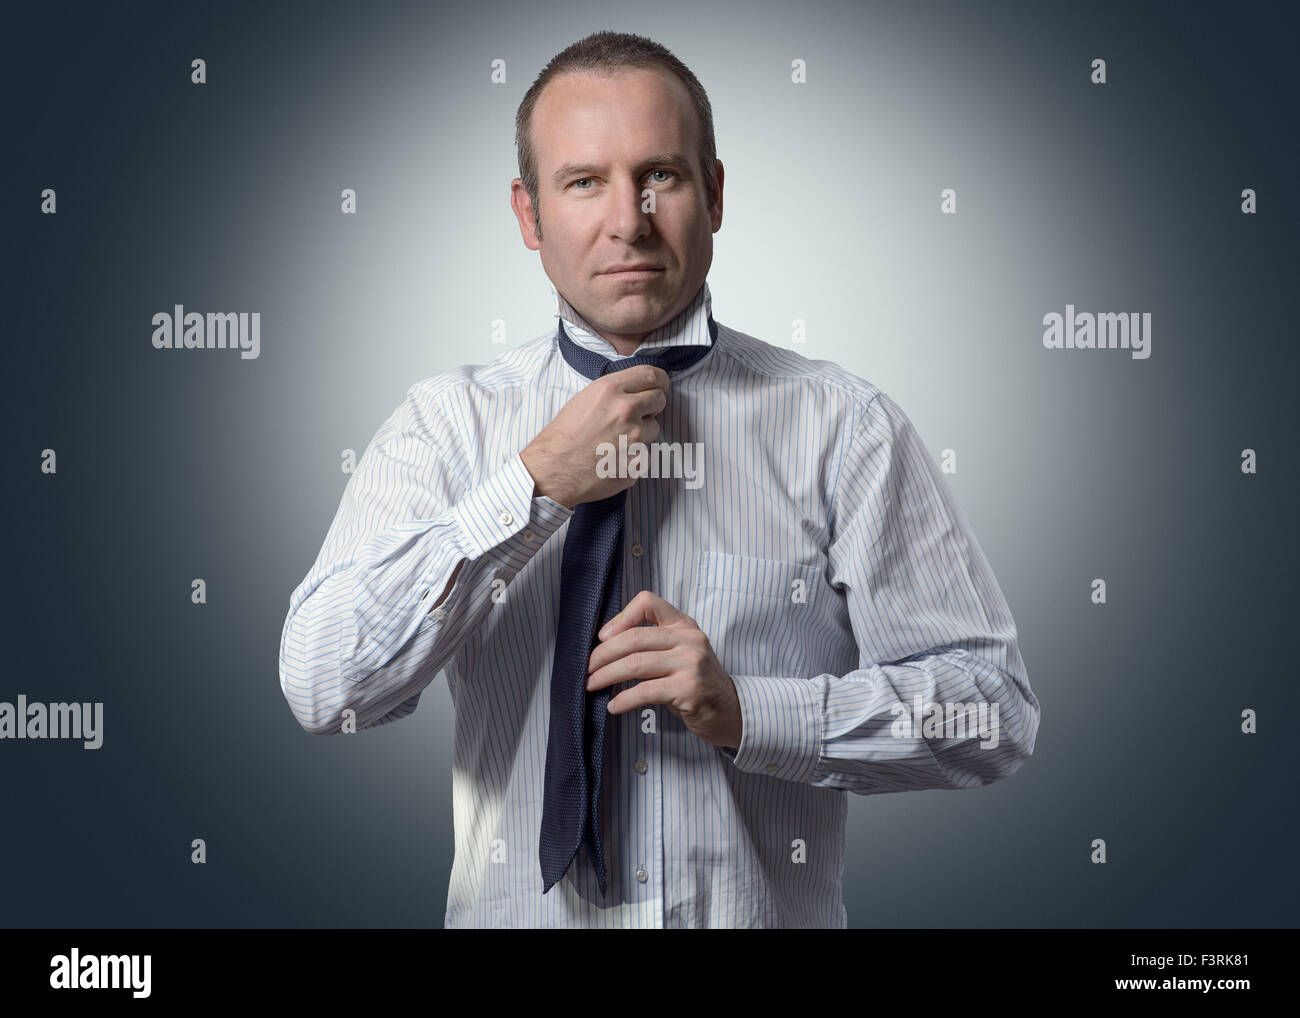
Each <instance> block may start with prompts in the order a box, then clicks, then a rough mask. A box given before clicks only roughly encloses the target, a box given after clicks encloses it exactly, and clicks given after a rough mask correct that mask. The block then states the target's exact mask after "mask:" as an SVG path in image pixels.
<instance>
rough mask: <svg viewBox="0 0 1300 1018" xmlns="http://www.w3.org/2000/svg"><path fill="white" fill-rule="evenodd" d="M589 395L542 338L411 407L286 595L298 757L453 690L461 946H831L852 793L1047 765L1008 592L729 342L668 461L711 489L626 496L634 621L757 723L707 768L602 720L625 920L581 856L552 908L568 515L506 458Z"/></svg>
mask: <svg viewBox="0 0 1300 1018" xmlns="http://www.w3.org/2000/svg"><path fill="white" fill-rule="evenodd" d="M556 313H557V315H560V316H562V317H563V318H564V320H565V323H566V329H567V331H568V333H569V335H570V336H571V337H572V338H573V340H574V341H575V342H577V343H579V344H581V345H583V346H585V347H587V348H588V349H591V350H595V351H597V352H599V353H601V354H603V355H604V356H607V357H618V356H619V355H618V353H617V351H615V350H614V348H613V347H612V346H610V345H609V344H608V343H606V342H605V341H604V340H603V339H601V338H600V337H598V336H596V335H595V334H594V333H593V332H592V330H591V329H590V328H589V327H588V326H587V324H586V323H585V322H583V320H582V318H581V316H580V315H578V314H577V312H576V311H575V310H574V309H573V308H572V307H570V306H569V305H568V303H567V302H566V301H565V300H564V298H563V297H561V296H560V295H558V294H557V295H556ZM709 313H710V296H709V290H708V286H707V284H706V285H704V286H703V287H702V288H701V290H700V293H699V294H698V295H697V297H696V299H695V300H694V301H693V302H692V304H691V305H690V306H688V307H687V308H686V309H685V310H684V311H683V312H682V314H681V315H679V316H678V317H677V318H675V319H674V320H673V321H672V322H670V323H668V324H667V325H665V326H664V327H663V328H661V329H659V330H657V331H656V332H655V333H652V334H651V335H650V336H649V337H647V339H646V341H645V342H644V343H643V344H642V345H641V346H640V347H639V348H638V352H639V353H640V352H645V351H647V350H650V349H654V348H655V347H657V346H668V345H673V344H679V343H694V342H700V343H707V342H708V327H707V322H708V315H709ZM587 384H589V382H588V380H587V379H586V378H585V377H583V376H582V375H580V374H579V373H578V372H576V371H575V370H574V369H573V368H572V367H570V366H569V364H568V363H567V362H566V361H565V360H564V358H563V357H562V356H561V355H560V353H559V350H558V347H557V344H556V338H555V334H554V332H553V331H551V332H548V333H547V334H545V335H544V336H541V337H539V338H537V339H534V340H532V341H531V342H528V343H525V344H523V345H522V346H519V347H517V348H515V349H513V350H509V351H507V352H505V353H503V354H502V355H501V356H499V357H497V358H496V359H495V360H493V361H492V362H491V363H489V364H487V365H465V366H462V367H459V368H456V369H453V370H451V371H448V372H446V373H444V374H441V375H437V376H434V377H432V378H428V379H425V380H424V381H421V382H419V383H417V384H416V385H414V386H412V387H411V389H410V390H409V391H408V393H407V395H406V398H405V400H404V401H403V402H402V404H401V405H400V406H398V407H397V409H396V410H395V411H394V412H393V414H392V415H391V416H390V417H389V418H388V420H387V421H385V422H384V424H383V425H382V426H381V427H380V429H379V431H378V433H377V434H376V435H375V437H374V438H373V439H372V441H371V442H370V444H369V446H367V448H366V451H365V453H364V454H363V455H362V457H361V460H360V462H359V463H358V465H357V469H356V472H355V473H354V474H353V475H352V478H351V479H350V480H349V482H348V485H347V488H346V490H345V491H344V494H343V499H342V503H341V505H340V507H339V511H338V514H337V515H336V516H335V519H334V522H333V523H332V525H331V526H330V529H329V532H328V534H327V535H326V538H325V542H324V545H323V547H322V548H321V551H320V554H319V556H318V557H317V559H316V562H315V563H314V564H313V566H312V567H311V570H310V571H309V572H308V573H307V576H306V577H305V578H304V580H303V581H302V583H301V584H300V585H299V586H298V587H297V589H296V590H295V591H294V592H293V594H292V595H291V596H290V599H289V613H288V617H287V619H286V620H285V626H284V632H283V636H282V639H281V646H280V681H281V686H282V689H283V691H284V695H285V697H286V699H287V701H288V703H289V705H290V707H291V708H292V710H293V712H294V715H295V716H296V717H297V718H298V720H299V722H300V723H301V724H302V726H303V727H304V728H305V729H306V730H307V731H309V732H316V733H321V734H328V733H334V732H339V731H340V730H341V726H342V722H343V717H344V715H343V712H344V710H351V711H354V712H355V719H356V727H357V728H358V729H362V728H371V727H374V726H376V725H382V724H386V723H389V722H391V721H395V720H398V719H400V718H403V717H406V716H407V715H409V714H410V713H411V712H412V711H414V710H415V709H416V706H417V705H418V703H419V699H420V694H421V692H422V691H423V690H424V688H425V687H426V686H427V685H428V684H429V683H430V682H431V681H433V679H434V678H435V677H436V676H437V675H438V674H439V672H443V673H444V674H445V675H446V679H447V684H448V689H449V690H450V693H451V697H452V701H453V703H454V705H455V712H456V717H455V737H454V738H455V744H454V747H453V759H454V764H453V775H452V790H453V814H454V821H455V851H456V854H455V861H454V863H453V866H452V873H451V883H450V888H449V894H448V903H447V914H446V917H445V919H446V925H447V926H448V927H463V926H530V927H539V926H546V927H561V926H587V927H806V926H821V927H843V926H845V925H847V916H846V914H845V910H844V905H843V899H842V894H841V879H842V874H843V869H844V840H845V819H846V815H847V801H846V793H847V792H856V793H858V794H860V795H869V794H873V793H877V792H897V791H905V790H908V789H924V788H970V787H976V786H979V785H983V784H986V783H988V782H990V781H995V780H997V779H998V778H1000V777H1004V776H1006V775H1009V774H1011V773H1013V772H1014V771H1015V770H1017V769H1018V768H1019V767H1020V765H1021V764H1022V763H1023V761H1024V760H1025V758H1026V757H1027V756H1028V755H1029V754H1030V753H1031V752H1032V751H1033V746H1034V740H1035V737H1036V734H1037V729H1038V720H1039V705H1038V701H1037V699H1036V698H1035V696H1034V694H1033V692H1032V691H1031V690H1030V687H1029V683H1028V679H1027V676H1026V672H1025V666H1024V663H1023V661H1022V660H1021V657H1020V653H1019V650H1018V648H1017V644H1016V628H1015V623H1014V622H1013V620H1012V618H1011V614H1010V611H1009V610H1008V607H1007V604H1006V601H1005V599H1004V598H1003V596H1002V593H1001V591H1000V590H999V588H998V585H997V581H996V580H995V579H994V577H993V574H992V571H991V570H990V568H989V565H988V562H987V560H986V559H985V557H984V555H983V553H982V552H981V550H980V548H979V545H978V544H977V542H976V540H975V536H974V534H973V533H972V532H971V529H970V527H969V524H968V523H967V521H966V519H965V517H964V516H963V514H962V513H961V510H960V509H959V508H958V506H957V504H956V503H955V501H954V500H953V497H952V495H951V493H950V491H949V490H948V487H947V484H946V482H945V480H944V479H943V475H942V474H941V473H940V471H939V469H938V467H937V465H936V464H935V463H934V461H933V460H932V459H931V457H930V455H929V453H928V452H927V451H926V449H925V446H924V445H923V444H922V442H921V439H920V437H919V436H918V435H917V433H916V431H915V429H914V428H913V427H912V425H911V422H910V421H909V420H908V418H907V417H906V416H905V415H904V414H903V412H902V410H900V409H899V407H898V406H897V405H896V404H895V403H894V402H893V401H892V400H891V399H890V398H889V397H888V396H887V395H886V394H885V393H883V392H881V391H880V390H879V389H877V388H876V387H875V386H873V385H871V384H870V383H868V382H866V381H864V380H863V379H860V378H858V377H856V376H854V375H852V374H850V373H849V372H847V371H845V370H844V369H842V368H840V367H839V366H837V365H835V364H833V363H831V362H828V361H813V360H809V359H807V358H805V357H803V356H801V355H799V354H797V353H794V352H793V351H789V350H784V349H781V348H778V347H774V346H770V345H768V344H766V343H763V342H760V341H759V340H757V339H754V338H753V337H751V336H747V335H745V334H743V333H740V332H737V331H735V330H733V329H729V328H727V327H726V326H725V325H721V323H718V339H717V342H716V343H715V344H714V348H713V350H712V351H711V352H710V353H709V354H708V355H707V356H706V357H704V358H703V359H702V360H701V361H700V362H699V363H698V364H696V365H694V366H692V367H690V368H688V369H686V370H684V371H682V372H680V373H678V374H676V375H674V376H673V386H672V390H671V395H670V397H669V402H668V405H667V407H665V409H664V411H663V412H662V414H661V415H660V423H661V432H660V435H659V439H658V440H659V441H661V442H682V443H697V442H698V443H702V444H703V446H704V461H703V477H704V483H703V485H702V486H701V487H699V488H694V489H691V488H687V487H686V485H685V481H684V480H683V479H673V478H650V477H643V478H640V479H638V480H637V481H636V483H635V484H633V486H632V487H631V488H630V489H629V490H628V495H627V510H626V512H627V515H626V522H625V528H626V529H625V539H624V544H625V559H624V595H625V599H626V600H628V601H630V600H631V599H632V598H633V597H634V596H635V595H636V594H637V592H639V591H640V590H642V589H649V590H652V591H654V592H655V593H657V594H659V595H660V596H661V597H663V598H665V599H666V600H668V601H669V602H671V603H672V604H674V605H676V606H677V607H678V608H680V609H681V610H682V611H684V612H686V614H688V615H690V616H691V617H692V618H693V619H695V621H696V622H697V623H698V625H699V627H700V628H701V629H702V630H703V631H704V632H705V633H706V634H708V637H709V641H710V643H711V644H712V646H713V649H714V651H715V653H716V654H717V656H718V659H719V661H720V662H721V664H722V666H723V668H724V669H726V671H727V672H728V674H730V675H731V676H732V678H733V680H734V682H735V685H736V690H737V693H738V695H739V698H740V702H741V710H742V714H743V718H744V735H743V737H742V740H741V745H740V746H739V747H738V749H721V748H719V747H716V746H712V745H709V744H708V743H705V742H703V741H702V740H700V739H698V738H696V737H695V736H694V735H692V734H691V733H690V732H689V731H688V730H687V729H686V727H685V725H683V724H682V722H681V721H680V720H679V719H678V718H677V717H676V716H674V715H673V714H672V713H671V712H670V711H668V710H667V709H665V708H663V707H659V708H657V709H655V710H652V711H651V712H650V713H649V715H648V716H645V717H643V715H642V713H633V714H622V715H615V716H612V717H611V724H610V725H609V728H608V733H607V738H608V740H609V742H610V746H609V758H610V770H609V772H608V774H607V781H608V794H606V796H605V798H604V803H603V809H602V816H601V825H602V829H603V830H604V831H607V832H608V837H607V841H606V858H607V860H608V862H609V867H610V872H609V879H610V885H609V894H608V895H607V896H603V897H602V895H601V894H600V892H599V889H598V888H597V887H596V880H595V874H594V872H593V871H592V867H591V864H590V861H589V860H588V859H587V858H586V854H585V849H584V850H580V851H579V853H578V856H577V858H576V859H575V860H574V863H573V865H572V866H571V867H570V870H569V873H568V875H567V876H566V877H565V878H564V880H562V881H561V882H560V883H559V884H557V885H556V886H555V887H554V888H553V889H552V890H551V892H550V893H549V894H547V895H546V896H545V897H543V896H542V894H541V876H540V873H539V872H538V866H537V842H538V831H539V828H540V823H541V809H542V779H543V775H544V770H545V760H546V739H547V726H548V722H549V716H550V704H549V685H550V668H551V662H552V658H553V652H554V641H555V628H556V617H557V616H556V610H557V602H558V598H559V583H560V562H561V553H562V550H563V546H564V538H565V533H566V531H567V523H568V520H569V517H570V516H571V515H572V510H570V509H567V508H566V507H564V506H562V505H560V504H559V503H556V502H554V501H552V500H551V499H549V498H547V497H545V496H538V497H536V498H534V497H533V495H532V492H533V479H532V477H531V476H530V475H529V473H528V471H527V470H526V469H525V468H524V465H523V461H522V460H521V459H520V457H519V452H520V450H522V449H523V448H524V447H525V446H526V445H527V444H528V443H529V442H530V441H531V440H532V439H533V438H534V437H535V436H536V435H537V433H538V432H540V431H541V430H542V428H544V427H545V426H546V425H547V424H549V423H550V421H551V420H552V419H553V418H554V416H555V414H556V413H557V412H558V411H559V409H560V407H561V406H563V405H564V403H565V402H566V401H567V400H568V399H570V398H571V397H573V396H574V395H576V394H577V393H578V391H579V390H581V389H582V388H583V387H584V386H586V385H587ZM460 562H463V563H464V565H463V567H462V569H461V572H460V574H459V575H458V576H457V578H456V582H455V584H454V586H453V587H452V589H451V590H450V592H449V593H448V596H447V597H446V598H445V600H443V601H442V602H441V603H440V604H437V603H436V602H437V599H438V597H439V596H440V595H441V594H442V592H443V590H444V588H445V587H446V584H447V581H448V579H449V578H450V577H451V576H452V574H453V572H454V570H455V568H456V565H457V563H460ZM800 591H802V592H803V594H804V596H803V597H802V598H800V597H799V596H798V593H797V592H800ZM917 696H919V697H921V703H923V704H929V703H930V702H932V701H937V702H938V703H939V704H948V705H952V704H976V703H983V704H986V705H988V706H989V709H992V708H993V707H996V709H997V710H998V712H999V713H998V722H999V727H1000V732H999V742H998V744H997V745H996V746H995V747H989V748H982V747H981V746H980V744H979V743H980V737H979V736H973V737H965V738H962V737H955V738H945V737H944V736H945V735H946V734H948V733H946V732H943V731H939V732H934V731H929V732H925V731H920V732H918V733H916V734H915V735H914V734H913V733H912V732H911V731H910V730H906V729H905V730H902V731H899V730H898V726H897V725H895V720H896V719H897V718H898V717H899V716H900V706H901V707H906V708H907V709H908V710H909V711H912V708H913V706H914V703H915V701H914V699H913V698H914V697H917ZM917 720H918V725H919V722H920V719H919V718H918V719H917ZM647 728H648V729H650V730H649V731H646V730H644V729H647Z"/></svg>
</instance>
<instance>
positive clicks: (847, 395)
mask: <svg viewBox="0 0 1300 1018" xmlns="http://www.w3.org/2000/svg"><path fill="white" fill-rule="evenodd" d="M718 339H719V347H718V353H720V354H723V355H724V356H726V357H727V358H728V360H729V362H730V364H731V365H732V366H733V369H734V370H738V371H740V372H742V373H746V374H748V375H750V376H751V377H752V380H753V381H755V382H761V381H763V380H767V381H770V382H772V383H780V382H785V383H787V384H788V383H793V384H796V385H804V386H807V387H808V389H809V391H810V393H811V394H812V395H814V396H816V397H818V398H819V399H820V400H821V401H822V406H823V407H825V408H828V409H829V408H831V407H835V406H838V407H842V408H843V409H844V410H845V411H846V413H847V414H848V415H850V416H851V417H853V418H855V419H862V418H864V417H865V416H866V414H867V412H868V408H869V407H870V406H871V405H872V403H873V402H875V401H877V400H880V399H884V400H888V397H887V396H885V394H884V392H883V391H882V390H881V389H880V388H879V387H878V386H876V385H874V384H873V383H872V382H870V381H868V380H867V379H865V378H862V377H860V376H858V375H855V374H854V373H853V372H851V371H849V370H848V369H847V368H845V367H843V366H841V365H839V364H837V363H835V362H834V361H828V360H816V359H813V358H811V357H805V356H804V355H803V354H801V353H798V352H796V351H794V350H790V349H787V348H785V347H780V346H774V345H772V344H771V343H765V342H764V341H763V340H761V339H757V338H756V337H754V336H750V335H748V334H747V333H744V332H740V331H739V330H737V329H733V328H730V327H729V326H726V325H723V324H722V323H720V322H719V323H718Z"/></svg>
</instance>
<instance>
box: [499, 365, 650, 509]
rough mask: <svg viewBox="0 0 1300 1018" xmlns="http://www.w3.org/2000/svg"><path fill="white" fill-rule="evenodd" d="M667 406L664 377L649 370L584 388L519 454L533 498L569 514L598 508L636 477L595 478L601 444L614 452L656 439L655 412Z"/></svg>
mask: <svg viewBox="0 0 1300 1018" xmlns="http://www.w3.org/2000/svg"><path fill="white" fill-rule="evenodd" d="M667 404H668V372H666V371H664V370H663V368H657V367H655V366H654V365H652V364H638V365H636V366H635V367H631V368H624V369H623V370H622V371H611V372H610V373H609V374H607V375H605V376H603V377H601V378H597V379H595V380H594V381H592V382H591V383H589V384H588V385H587V386H586V387H585V388H583V390H582V391H581V392H579V393H578V394H577V395H576V396H574V397H573V398H572V399H571V400H569V401H568V402H567V403H565V404H564V406H562V407H561V408H560V412H559V413H558V414H556V415H555V420H553V421H552V422H551V423H550V424H548V425H547V426H546V427H545V428H543V429H542V431H541V433H540V434H538V436H537V437H536V438H534V439H533V440H532V441H531V442H530V443H528V446H527V447H526V448H525V449H524V450H523V452H521V453H520V456H521V457H522V458H523V461H524V466H526V467H527V468H528V472H529V473H530V474H532V475H533V480H534V482H536V488H535V489H534V494H541V495H545V496H547V497H548V498H552V499H554V500H555V501H556V502H559V503H560V504H561V505H563V506H567V507H568V508H570V509H572V508H574V507H575V506H577V505H580V504H581V503H583V502H597V501H599V500H600V499H602V498H608V497H609V496H610V495H613V494H616V493H617V492H620V491H622V490H623V489H625V488H630V487H632V485H633V484H634V483H636V478H635V477H598V476H597V474H596V463H597V461H599V460H600V459H601V458H602V457H601V455H600V453H599V451H598V449H599V446H600V445H601V443H603V442H608V443H610V444H611V445H612V446H613V447H614V448H615V449H617V448H618V436H619V435H626V436H627V441H628V444H629V445H631V444H632V443H634V442H645V443H647V444H649V443H650V442H653V441H654V440H655V439H656V438H658V437H659V421H658V416H659V412H660V411H661V410H663V408H664V407H665V406H667Z"/></svg>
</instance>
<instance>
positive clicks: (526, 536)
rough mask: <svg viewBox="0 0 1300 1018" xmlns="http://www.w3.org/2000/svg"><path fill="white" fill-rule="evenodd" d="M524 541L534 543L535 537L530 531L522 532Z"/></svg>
mask: <svg viewBox="0 0 1300 1018" xmlns="http://www.w3.org/2000/svg"><path fill="white" fill-rule="evenodd" d="M524 540H525V541H536V540H537V535H536V534H534V533H533V532H532V531H531V530H525V531H524Z"/></svg>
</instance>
